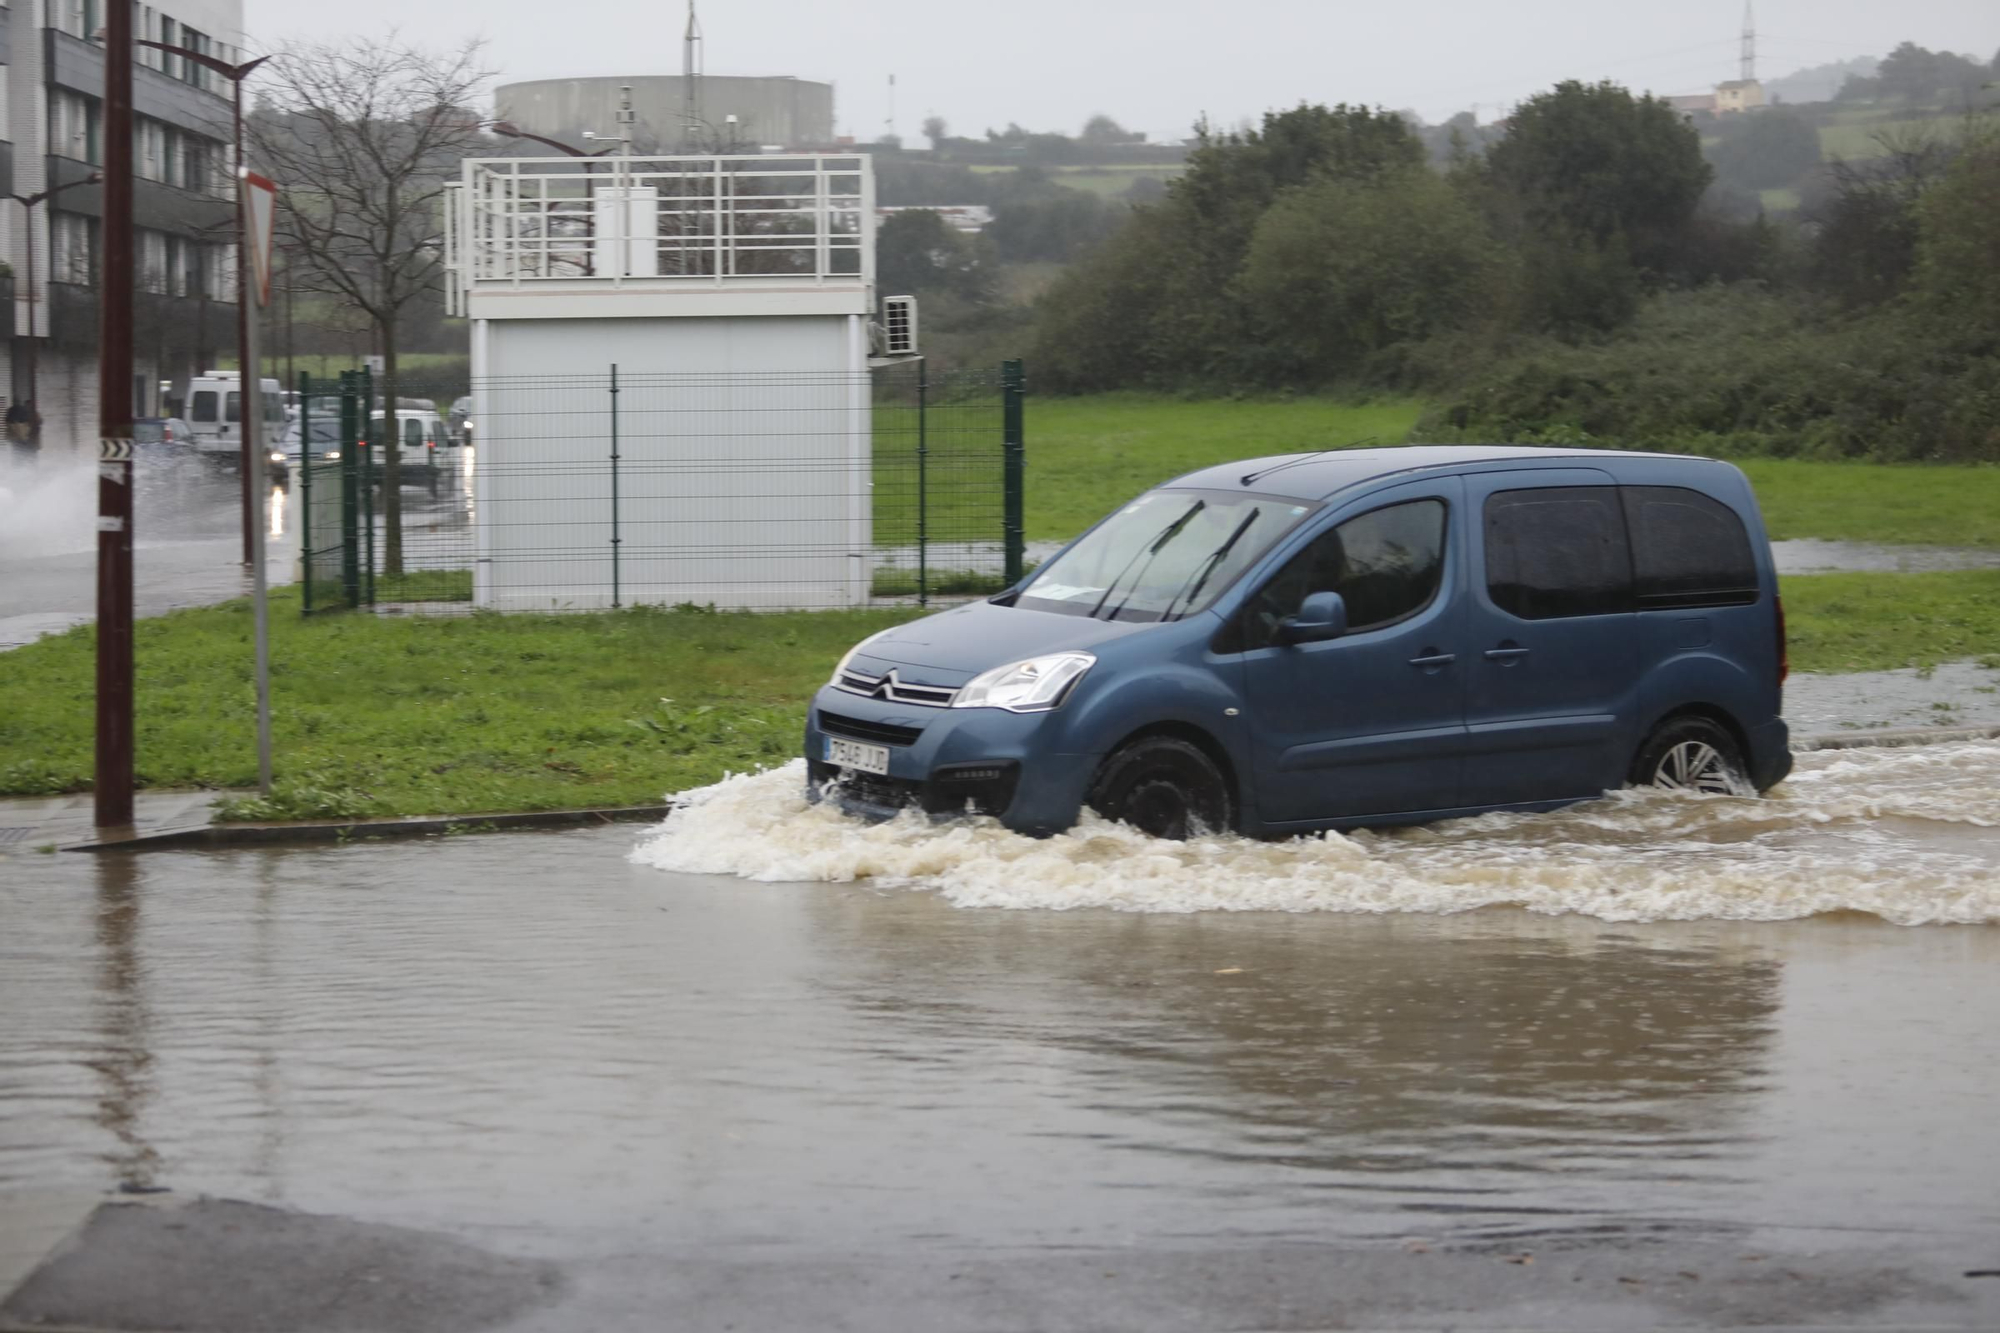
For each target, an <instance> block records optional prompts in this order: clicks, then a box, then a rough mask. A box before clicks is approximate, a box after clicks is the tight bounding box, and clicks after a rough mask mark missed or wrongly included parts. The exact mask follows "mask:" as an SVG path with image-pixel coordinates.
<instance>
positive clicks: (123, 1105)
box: [84, 855, 160, 1190]
mask: <svg viewBox="0 0 2000 1333" xmlns="http://www.w3.org/2000/svg"><path fill="white" fill-rule="evenodd" d="M141 865H142V862H141V859H140V858H139V857H137V856H131V855H107V856H103V857H100V858H98V859H97V861H96V868H97V903H96V916H95V927H96V943H97V949H98V962H97V994H96V1009H97V1018H98V1022H97V1026H98V1035H99V1045H98V1047H97V1049H96V1050H94V1051H91V1052H89V1053H87V1054H86V1055H85V1057H84V1063H85V1064H86V1065H88V1067H89V1068H90V1069H91V1070H92V1071H93V1072H94V1073H95V1074H96V1075H97V1077H98V1080H99V1083H100V1091H99V1093H98V1098H97V1123H98V1125H100V1126H101V1127H102V1128H104V1129H105V1130H107V1131H109V1132H110V1134H111V1136H112V1138H113V1140H114V1141H115V1143H114V1146H112V1147H110V1148H109V1149H107V1150H106V1151H105V1152H104V1154H103V1160H104V1161H105V1163H106V1164H107V1165H109V1166H110V1168H111V1173H112V1176H113V1178H114V1179H115V1180H116V1181H117V1183H118V1184H119V1185H120V1186H121V1187H122V1188H125V1189H129V1190H146V1189H150V1188H152V1187H153V1186H154V1184H155V1178H156V1176H157V1175H158V1173H159V1168H160V1157H159V1154H158V1152H156V1151H155V1150H154V1148H153V1146H152V1144H151V1143H150V1142H149V1141H148V1139H147V1137H146V1134H145V1130H144V1122H145V1114H146V1108H147V1106H148V1105H149V1104H150V1103H151V1102H152V1100H153V1097H154V1092H155V1088H154V1070H153V1050H152V1017H151V1014H150V1012H149V1010H148V1007H147V999H146V973H145V964H144V962H143V960H142V958H141V942H140V927H141V925H142V924H143V920H142V907H143V897H144V895H143V887H144V875H143V872H142V871H141V868H140V867H141Z"/></svg>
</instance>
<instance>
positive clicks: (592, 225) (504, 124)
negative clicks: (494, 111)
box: [486, 120, 622, 276]
mask: <svg viewBox="0 0 2000 1333" xmlns="http://www.w3.org/2000/svg"><path fill="white" fill-rule="evenodd" d="M486 128H487V129H489V130H491V131H493V133H495V134H498V135H501V136H503V137H504V138H508V139H531V140H533V141H534V142H536V143H539V144H547V145H548V146H549V147H550V148H553V149H555V150H556V151H557V152H558V153H568V154H569V155H570V156H571V157H580V158H582V159H583V174H584V175H585V176H589V177H593V178H594V177H595V176H596V175H597V167H596V164H595V163H593V162H592V161H591V159H592V158H598V157H603V156H604V155H605V154H606V153H614V152H617V151H618V149H619V148H620V147H621V146H622V143H614V144H612V145H611V147H609V148H600V149H598V150H597V151H596V152H594V153H586V152H584V151H583V149H581V148H576V147H572V146H571V145H569V144H566V143H564V142H562V141H561V140H560V139H546V138H543V137H542V136H541V135H539V134H530V133H529V132H528V131H526V130H524V129H521V128H520V127H519V126H517V125H515V124H514V122H513V121H511V120H492V121H488V122H487V123H486ZM584 137H585V138H589V137H590V132H589V131H588V130H586V131H584ZM583 197H584V200H585V206H586V207H587V208H589V209H590V212H589V213H587V214H586V215H585V216H584V220H583V226H584V234H585V235H586V236H591V237H595V236H596V234H597V215H596V207H597V182H596V180H595V179H591V180H586V181H585V182H584V183H583ZM543 225H544V226H545V227H552V226H553V225H554V223H553V221H552V220H551V219H549V218H544V219H543ZM554 266H555V260H554V258H553V257H552V256H551V257H550V258H549V259H548V261H547V267H549V268H551V269H553V268H554ZM596 267H597V259H596V256H595V255H592V254H586V255H585V256H584V261H583V271H584V273H585V275H586V276H588V275H589V274H591V273H593V272H595V271H596ZM551 276H553V274H551Z"/></svg>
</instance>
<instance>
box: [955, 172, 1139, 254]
mask: <svg viewBox="0 0 2000 1333" xmlns="http://www.w3.org/2000/svg"><path fill="white" fill-rule="evenodd" d="M1126 212H1127V210H1126V209H1125V208H1123V207H1120V206H1116V205H1112V204H1107V203H1105V202H1104V200H1103V199H1101V198H1099V197H1098V196H1097V195H1094V194H1087V193H1085V192H1084V191H1082V190H1069V189H1064V188H1062V187H1060V186H1057V187H1055V188H1054V189H1053V190H1051V191H1050V192H1048V193H1046V194H1044V195H1042V196H1040V197H1032V196H1031V197H1027V198H1021V199H1017V200H1015V201H1012V202H1003V203H1001V204H1000V205H998V207H997V208H996V210H995V212H994V215H993V225H992V226H990V227H989V228H987V230H986V235H988V236H990V237H991V238H992V240H993V248H994V250H995V252H996V253H997V254H998V255H999V257H1000V258H1001V259H1003V260H1007V261H1009V262H1015V263H1018V262H1022V261H1034V260H1052V261H1054V262H1056V263H1064V264H1066V263H1070V262H1073V261H1075V260H1077V259H1080V258H1082V256H1083V254H1084V253H1085V252H1086V251H1087V250H1089V249H1090V248H1091V247H1092V246H1094V245H1096V244H1097V243H1098V242H1099V241H1101V240H1103V239H1104V238H1105V237H1106V236H1108V235H1110V234H1111V232H1112V231H1113V230H1115V229H1116V228H1117V226H1118V224H1119V223H1120V222H1122V221H1123V220H1124V214H1125V213H1126Z"/></svg>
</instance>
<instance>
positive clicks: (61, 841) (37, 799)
mask: <svg viewBox="0 0 2000 1333" xmlns="http://www.w3.org/2000/svg"><path fill="white" fill-rule="evenodd" d="M254 794H255V793H252V792H236V791H142V792H140V793H138V794H137V796H135V797H134V798H133V801H132V814H133V820H132V823H131V824H129V825H127V826H125V827H124V828H118V829H109V828H108V829H103V830H99V829H98V827H97V825H96V824H95V823H94V822H93V820H94V814H95V812H94V810H93V807H92V798H91V795H90V793H89V792H79V793H75V794H72V795H69V796H10V797H6V798H4V799H0V858H4V857H9V856H19V855H22V854H24V853H29V852H37V851H42V850H44V849H47V848H50V847H74V846H78V845H80V844H88V843H95V842H98V841H100V840H105V841H111V840H116V841H125V840H129V839H133V838H153V837H157V836H160V835H165V834H174V833H180V832H187V831H198V830H201V829H205V828H208V827H210V825H211V823H212V822H213V821H212V820H211V819H210V814H209V810H210V807H211V806H212V805H213V804H214V803H215V802H216V801H218V800H220V799H222V798H223V797H225V796H248V795H254Z"/></svg>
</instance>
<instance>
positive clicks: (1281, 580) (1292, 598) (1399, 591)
mask: <svg viewBox="0 0 2000 1333" xmlns="http://www.w3.org/2000/svg"><path fill="white" fill-rule="evenodd" d="M1444 533H1445V507H1444V501H1442V500H1411V501H1408V502H1406V503H1403V504H1397V505H1390V506H1388V507H1387V508H1385V509H1377V510H1374V511H1372V512H1370V513H1366V514H1360V515H1357V516H1356V517H1354V518H1350V519H1348V520H1347V521H1346V522H1345V523H1342V524H1341V525H1340V526H1339V527H1337V528H1332V529H1329V530H1328V531H1326V532H1322V533H1321V534H1320V535H1319V536H1317V537H1315V538H1313V540H1312V543H1311V544H1310V545H1308V546H1307V547H1306V549H1305V550H1303V551H1301V552H1299V553H1298V554H1297V555H1295V556H1293V557H1292V559H1291V560H1290V562H1289V563H1287V564H1286V565H1285V567H1284V568H1283V569H1281V570H1279V571H1278V573H1277V574H1276V575H1275V576H1274V577H1273V578H1272V579H1271V581H1270V582H1269V583H1267V584H1265V585H1264V586H1263V587H1262V588H1261V589H1259V590H1258V592H1257V595H1256V596H1254V597H1252V598H1251V599H1250V601H1249V602H1248V604H1246V605H1245V606H1244V608H1243V614H1242V616H1241V617H1240V618H1239V619H1238V622H1237V623H1238V625H1240V626H1241V630H1240V632H1239V633H1238V634H1234V635H1231V636H1229V641H1228V642H1227V644H1226V646H1225V645H1224V644H1218V645H1217V647H1218V649H1219V650H1220V651H1235V650H1238V649H1243V648H1264V647H1268V646H1269V645H1270V643H1271V641H1272V636H1273V633H1274V631H1275V630H1276V629H1277V626H1278V622H1279V621H1281V620H1283V619H1284V618H1285V617H1286V616H1291V615H1297V614H1298V612H1299V608H1300V606H1302V605H1303V604H1304V602H1305V600H1306V597H1307V596H1308V595H1310V594H1312V593H1316V592H1337V593H1339V594H1340V595H1341V596H1342V597H1343V598H1345V599H1346V601H1347V625H1348V629H1347V632H1348V633H1349V634H1355V633H1359V632H1360V631H1362V630H1369V629H1380V628H1381V627H1382V626H1384V625H1390V624H1394V623H1395V622H1396V621H1398V620H1404V619H1407V618H1408V617H1410V616H1413V615H1415V614H1416V613H1417V612H1419V611H1421V610H1423V609H1424V608H1425V607H1426V606H1428V605H1430V602H1431V599H1432V598H1433V597H1435V596H1437V590H1438V584H1439V583H1440V582H1441V581H1442V580H1443V578H1444Z"/></svg>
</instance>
